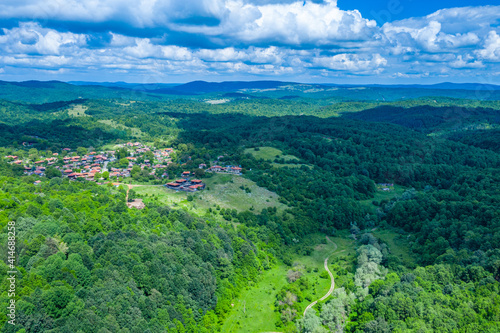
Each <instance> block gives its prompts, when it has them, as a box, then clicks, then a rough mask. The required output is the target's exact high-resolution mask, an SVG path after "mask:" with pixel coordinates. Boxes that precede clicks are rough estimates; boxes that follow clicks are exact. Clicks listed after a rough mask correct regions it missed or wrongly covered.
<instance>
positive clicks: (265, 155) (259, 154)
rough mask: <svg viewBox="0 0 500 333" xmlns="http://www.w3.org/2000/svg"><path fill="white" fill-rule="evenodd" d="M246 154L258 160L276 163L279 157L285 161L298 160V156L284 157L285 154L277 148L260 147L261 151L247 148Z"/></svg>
mask: <svg viewBox="0 0 500 333" xmlns="http://www.w3.org/2000/svg"><path fill="white" fill-rule="evenodd" d="M245 154H252V155H253V157H255V158H257V159H264V160H270V161H274V159H275V158H276V156H277V155H279V158H283V159H284V160H285V161H292V160H298V158H297V157H296V156H293V155H283V152H282V151H281V150H279V149H277V148H273V147H259V150H258V151H257V150H255V148H247V149H245Z"/></svg>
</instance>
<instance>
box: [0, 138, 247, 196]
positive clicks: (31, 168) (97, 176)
mask: <svg viewBox="0 0 500 333" xmlns="http://www.w3.org/2000/svg"><path fill="white" fill-rule="evenodd" d="M115 148H116V150H105V151H99V152H97V151H87V149H85V148H78V149H76V150H73V149H71V148H64V149H62V151H61V152H60V153H51V152H39V154H38V156H37V158H36V159H30V158H22V157H20V156H16V155H7V156H5V158H6V159H7V160H8V161H9V163H11V164H15V165H19V166H20V167H23V168H24V174H25V175H28V176H31V175H32V176H38V177H44V176H51V175H48V174H51V172H52V173H54V170H56V171H55V172H56V173H58V174H59V173H60V175H61V177H64V178H68V179H70V180H85V181H91V182H96V183H98V184H108V183H109V182H114V183H112V184H118V183H117V182H120V181H126V180H127V178H131V177H133V176H134V172H135V173H136V174H137V173H138V172H140V175H142V176H148V177H149V178H150V179H154V180H155V181H156V184H157V183H158V182H159V183H161V184H163V185H164V186H165V187H166V188H168V189H171V190H175V191H186V192H194V191H198V190H203V189H205V184H204V183H203V181H202V180H201V179H197V178H196V177H195V176H196V175H195V173H196V171H193V170H192V171H181V173H179V174H178V175H176V174H172V175H170V176H172V177H169V172H168V168H169V166H170V165H171V164H172V163H174V162H173V161H172V158H171V156H172V154H173V153H174V149H173V148H162V149H157V148H155V147H152V146H149V145H146V144H143V143H141V142H127V143H124V144H119V145H116V146H115ZM82 152H85V153H84V154H81V153H82ZM49 155H50V156H49ZM222 157H223V156H219V157H218V158H217V161H213V163H212V164H213V165H211V166H209V165H207V164H205V163H201V164H199V165H198V167H197V169H199V170H203V172H202V173H201V174H204V173H205V172H213V173H229V174H235V175H241V172H242V168H241V166H232V165H227V166H221V165H218V164H220V163H219V159H220V158H222ZM181 166H185V163H184V164H182V165H181ZM198 174H200V173H199V172H198ZM176 176H179V179H176V180H174V181H169V179H175V178H176ZM40 182H41V180H35V182H34V183H35V184H39V183H40Z"/></svg>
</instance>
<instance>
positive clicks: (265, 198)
mask: <svg viewBox="0 0 500 333" xmlns="http://www.w3.org/2000/svg"><path fill="white" fill-rule="evenodd" d="M204 182H205V183H206V184H207V188H206V189H205V190H203V191H198V192H194V193H187V192H183V191H174V190H171V189H168V188H165V187H163V186H137V187H134V191H135V192H136V193H137V194H139V195H141V196H143V199H145V201H146V202H147V201H148V200H154V199H157V200H159V201H160V202H161V203H163V204H165V205H168V206H173V207H178V208H185V209H188V210H190V211H191V212H193V213H195V214H196V215H199V216H202V215H205V214H206V213H207V209H208V208H209V207H211V208H214V206H217V205H219V206H220V207H221V208H226V209H228V208H229V209H236V210H237V211H245V210H250V208H251V207H253V208H254V211H255V212H260V211H261V210H262V209H264V208H267V207H276V208H277V209H278V210H284V209H286V208H288V207H287V206H286V205H284V204H282V203H280V202H279V201H278V195H277V194H276V193H274V192H271V191H268V190H267V189H265V188H263V187H259V186H257V184H255V183H254V182H253V181H251V180H248V179H246V178H243V177H240V176H235V175H228V174H215V175H214V176H213V177H211V178H206V179H204ZM241 186H243V188H248V189H250V191H251V192H250V193H247V192H246V191H245V190H242V189H241V188H240V187H241ZM188 195H192V196H193V200H192V201H188V200H187V198H188Z"/></svg>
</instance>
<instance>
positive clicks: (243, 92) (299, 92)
mask: <svg viewBox="0 0 500 333" xmlns="http://www.w3.org/2000/svg"><path fill="white" fill-rule="evenodd" d="M214 96H216V97H224V98H234V99H268V98H273V99H280V100H292V99H299V98H312V99H334V100H339V101H382V102H384V101H385V102H388V101H396V100H408V99H418V98H428V97H445V98H458V99H473V100H500V86H498V85H491V84H476V83H448V82H445V83H439V84H433V85H417V84H413V85H346V84H308V83H297V82H282V81H226V82H206V81H193V82H188V83H183V84H174V83H127V82H84V81H71V82H61V81H24V82H8V81H0V99H4V100H10V101H24V102H29V103H37V104H40V103H50V102H57V101H69V100H75V99H78V98H86V99H103V98H104V99H110V98H112V99H131V100H156V101H161V100H165V99H172V98H195V99H199V100H203V99H205V98H212V97H214Z"/></svg>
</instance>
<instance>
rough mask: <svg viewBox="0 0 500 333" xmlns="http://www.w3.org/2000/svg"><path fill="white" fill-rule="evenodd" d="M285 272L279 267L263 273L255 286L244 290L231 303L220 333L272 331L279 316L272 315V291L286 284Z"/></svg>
mask: <svg viewBox="0 0 500 333" xmlns="http://www.w3.org/2000/svg"><path fill="white" fill-rule="evenodd" d="M287 271H288V267H287V266H286V265H284V264H279V265H277V266H275V267H273V268H272V269H270V270H268V271H265V272H264V273H263V274H262V275H261V277H262V279H261V280H260V281H259V282H258V283H257V284H256V285H255V286H253V287H251V288H249V289H247V290H244V291H243V292H242V293H241V295H240V297H239V298H238V299H236V300H234V302H233V304H234V308H233V310H232V311H231V313H230V314H229V316H228V317H227V318H226V320H225V321H224V325H223V326H222V330H221V332H227V333H233V332H241V333H256V332H271V331H274V332H275V331H276V326H275V323H276V321H277V320H278V319H279V316H278V314H277V313H276V312H274V302H275V300H276V292H278V291H279V290H280V289H281V288H282V287H283V286H284V285H285V284H286V283H287V281H286V272H287ZM244 309H246V312H244Z"/></svg>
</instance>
